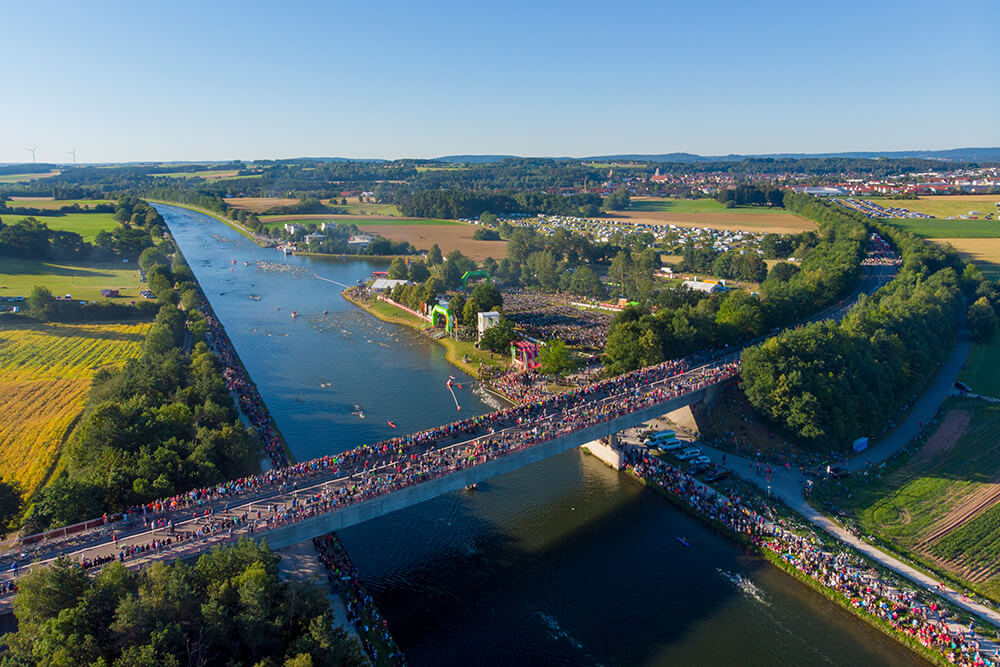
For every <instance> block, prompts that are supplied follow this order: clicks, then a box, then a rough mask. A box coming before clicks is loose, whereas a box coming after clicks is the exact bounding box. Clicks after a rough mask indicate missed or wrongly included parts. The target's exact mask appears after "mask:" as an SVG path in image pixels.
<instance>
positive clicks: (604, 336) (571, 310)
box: [503, 290, 614, 350]
mask: <svg viewBox="0 0 1000 667" xmlns="http://www.w3.org/2000/svg"><path fill="white" fill-rule="evenodd" d="M574 301H575V302H580V297H578V296H574V295H571V294H568V293H561V292H556V293H540V292H528V291H525V290H511V291H505V292H504V293H503V312H504V317H506V318H507V319H509V320H510V321H511V322H513V323H514V324H515V325H516V326H517V327H518V328H519V329H520V330H521V331H523V332H524V333H526V334H527V335H528V336H531V337H532V338H537V339H539V340H561V341H565V342H566V344H567V345H572V346H575V347H580V348H584V349H588V350H603V349H604V344H605V343H606V342H607V340H608V329H609V328H610V327H611V320H612V319H613V317H614V314H613V313H611V312H610V311H603V310H598V309H596V308H581V307H579V306H574V305H572V303H573V302H574ZM595 305H596V304H595Z"/></svg>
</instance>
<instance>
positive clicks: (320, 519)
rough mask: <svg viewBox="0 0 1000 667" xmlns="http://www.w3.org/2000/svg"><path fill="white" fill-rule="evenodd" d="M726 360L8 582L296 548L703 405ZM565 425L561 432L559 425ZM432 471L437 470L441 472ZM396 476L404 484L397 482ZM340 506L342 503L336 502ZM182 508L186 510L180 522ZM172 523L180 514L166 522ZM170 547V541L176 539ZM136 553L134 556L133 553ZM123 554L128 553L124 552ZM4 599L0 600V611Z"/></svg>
mask: <svg viewBox="0 0 1000 667" xmlns="http://www.w3.org/2000/svg"><path fill="white" fill-rule="evenodd" d="M737 370H738V363H737V362H736V361H735V359H734V358H733V356H732V355H728V356H727V357H726V358H725V359H723V360H720V361H716V362H714V363H711V364H708V365H705V366H701V367H698V368H696V369H694V370H691V371H688V372H683V373H679V374H676V375H669V376H667V377H662V378H659V379H656V378H651V381H649V382H641V381H640V382H637V383H636V382H630V383H621V384H619V385H616V387H615V390H611V391H605V392H600V393H595V394H594V395H593V396H592V397H588V396H586V395H581V396H580V397H579V400H577V401H576V402H575V403H572V404H570V405H569V406H567V407H566V408H565V409H563V410H555V411H553V412H551V413H549V412H547V411H542V412H541V414H538V415H537V416H536V418H534V419H531V420H518V421H517V423H514V424H511V425H509V426H505V427H503V428H493V429H490V430H489V431H487V432H482V433H479V434H475V435H472V436H470V437H464V439H461V440H459V441H458V442H447V443H443V444H441V445H440V446H432V447H429V448H427V449H426V450H424V451H423V452H421V453H419V454H415V455H413V456H406V455H403V456H402V457H398V458H395V459H393V460H390V461H388V462H386V463H382V464H380V465H378V466H376V467H372V468H368V469H363V470H353V471H352V470H321V471H317V472H316V473H315V474H311V475H304V476H302V477H298V478H295V482H296V483H295V484H294V485H292V484H289V483H287V482H286V483H283V484H282V485H281V486H280V487H279V488H277V489H273V488H272V489H271V490H270V491H271V492H266V491H265V492H261V491H260V490H257V491H255V492H251V493H248V494H247V495H245V496H242V497H241V496H225V497H220V498H216V499H213V500H211V501H210V502H208V503H206V504H205V505H198V506H195V508H194V511H193V513H194V514H195V515H196V516H190V517H189V518H185V519H182V520H178V521H176V522H175V523H174V524H173V525H172V526H171V527H169V528H168V527H162V528H159V529H154V530H147V529H140V530H138V532H133V533H132V534H124V533H126V532H127V531H121V534H119V533H117V532H115V531H112V530H111V528H110V527H107V526H105V527H103V528H102V529H98V530H94V531H92V532H90V533H89V534H88V535H87V536H84V538H85V539H88V542H87V543H86V544H78V545H77V547H78V548H74V547H71V546H70V545H69V544H68V543H54V544H42V545H39V547H38V551H37V552H36V554H35V558H34V559H33V562H31V563H30V564H27V563H25V564H22V565H21V567H20V570H19V572H18V574H23V573H24V572H25V571H27V570H29V569H33V568H35V567H39V566H43V565H46V564H49V563H51V562H52V561H54V560H55V559H56V558H58V557H60V556H65V557H68V558H70V559H71V560H73V561H75V562H79V563H83V562H84V561H87V562H88V563H93V564H95V566H99V565H100V564H102V562H111V561H114V560H121V557H120V554H121V553H122V552H124V553H125V554H126V556H125V558H124V560H123V562H124V564H125V565H126V566H127V567H130V568H141V567H144V566H146V565H148V564H150V563H152V562H155V561H172V560H174V559H177V558H181V559H187V558H192V557H196V556H198V555H199V554H201V553H203V552H204V551H206V550H208V549H211V548H213V547H215V546H217V545H220V544H225V543H228V542H232V541H234V540H237V539H240V538H243V537H249V538H251V539H254V540H258V541H266V542H267V543H268V544H269V545H270V546H271V547H272V548H273V549H282V548H285V547H287V546H291V545H293V544H297V543H299V542H302V541H304V540H308V539H311V538H313V537H318V536H320V535H324V534H327V533H329V532H331V531H335V530H340V529H342V528H347V527H349V526H354V525H356V524H359V523H362V522H364V521H368V520H370V519H375V518H378V517H381V516H384V515H385V514H388V513H390V512H395V511H397V510H401V509H405V508H407V507H410V506H412V505H416V504H419V503H422V502H424V501H427V500H431V499H433V498H436V497H438V496H441V495H444V494H446V493H451V492H453V491H457V490H460V489H462V488H465V487H467V486H469V485H471V484H475V483H478V482H481V481H484V480H486V479H489V478H491V477H494V476H496V475H501V474H504V473H506V472H510V471H512V470H516V469H518V468H520V467H522V466H525V465H528V464H531V463H534V462H537V461H541V460H542V459H545V458H548V457H550V456H554V455H557V454H561V453H563V452H565V451H567V450H570V449H573V448H575V447H580V446H582V445H585V444H587V443H588V442H592V441H594V440H597V439H599V438H604V437H610V436H613V435H614V434H617V433H620V432H621V431H624V430H626V429H628V428H631V427H634V426H638V425H640V424H642V423H643V422H645V421H647V420H649V419H652V418H654V417H657V416H660V415H663V414H665V413H667V412H671V411H674V410H678V409H680V408H683V407H685V406H689V405H693V404H697V403H700V402H705V401H711V400H712V399H713V398H714V396H716V395H717V394H718V392H719V390H720V389H721V387H722V386H723V385H724V384H725V383H726V382H728V381H729V380H730V379H732V377H733V376H734V375H735V374H736V372H737ZM567 423H568V424H569V425H568V426H567ZM498 442H507V443H512V446H511V447H509V448H508V449H507V450H503V449H499V450H498V449H496V448H494V449H491V450H487V449H483V447H484V445H485V444H490V445H494V444H495V443H498ZM414 460H416V461H418V462H419V461H424V460H426V461H432V462H433V465H432V466H430V467H428V468H427V469H428V470H430V471H431V472H430V474H423V473H418V475H417V477H415V478H411V479H405V475H404V473H405V472H406V471H403V472H402V473H401V472H400V471H401V469H403V468H404V467H406V468H412V467H413V466H414V463H413V461H414ZM442 462H447V465H445V466H442ZM401 475H403V476H404V481H403V482H400V481H399V477H400V476H401ZM366 484H368V485H369V486H371V487H372V488H373V489H374V491H372V492H371V493H366V494H363V495H361V496H359V497H350V496H349V495H347V490H348V489H350V488H352V487H358V486H362V487H364V486H365V485H366ZM341 498H345V499H346V502H341ZM191 513H192V512H191V508H188V514H189V515H190V514H191ZM173 516H177V517H178V518H180V517H181V516H183V510H182V511H178V512H177V513H174V514H173ZM179 538H180V539H179ZM137 547H138V549H136V548H137ZM133 550H134V552H132V553H130V551H133ZM11 597H12V596H10V595H8V596H6V597H5V598H0V610H2V609H3V608H4V607H6V606H7V605H8V604H9V602H10V599H11Z"/></svg>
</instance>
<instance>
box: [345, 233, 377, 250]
mask: <svg viewBox="0 0 1000 667" xmlns="http://www.w3.org/2000/svg"><path fill="white" fill-rule="evenodd" d="M374 241H375V236H374V234H354V235H352V236H351V237H350V238H349V239H347V245H348V246H350V247H351V248H354V249H357V250H364V249H366V248H367V247H368V246H370V245H371V244H372V243H373V242H374Z"/></svg>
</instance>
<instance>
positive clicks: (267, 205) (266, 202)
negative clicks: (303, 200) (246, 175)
mask: <svg viewBox="0 0 1000 667" xmlns="http://www.w3.org/2000/svg"><path fill="white" fill-rule="evenodd" d="M225 201H226V204H228V205H229V206H231V207H232V208H235V209H241V210H244V211H250V212H251V213H263V212H264V211H267V210H268V209H272V208H274V207H275V206H291V205H292V204H297V203H298V201H299V200H298V199H287V198H282V197H226V199H225Z"/></svg>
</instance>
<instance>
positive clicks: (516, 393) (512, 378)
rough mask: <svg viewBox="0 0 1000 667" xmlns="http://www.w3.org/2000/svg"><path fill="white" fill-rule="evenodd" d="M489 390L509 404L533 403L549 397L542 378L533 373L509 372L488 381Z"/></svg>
mask: <svg viewBox="0 0 1000 667" xmlns="http://www.w3.org/2000/svg"><path fill="white" fill-rule="evenodd" d="M489 384H490V388H491V389H492V390H494V391H496V392H497V393H499V394H501V395H502V396H503V397H504V398H506V399H507V400H508V401H510V402H511V403H515V404H517V405H522V404H524V403H533V402H535V401H540V400H543V399H544V398H546V397H547V396H549V392H548V391H546V390H545V383H544V381H543V380H542V377H541V376H540V375H539V374H538V373H536V372H534V371H517V370H514V371H511V372H508V373H504V374H503V375H500V376H498V377H495V378H492V379H490V381H489Z"/></svg>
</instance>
